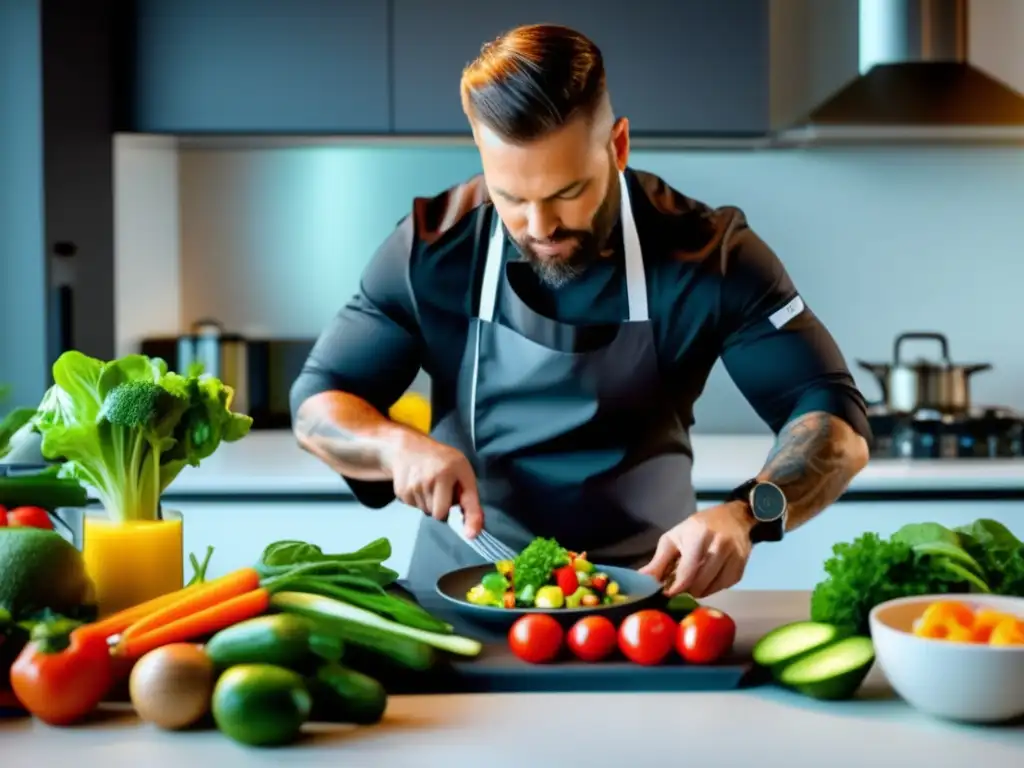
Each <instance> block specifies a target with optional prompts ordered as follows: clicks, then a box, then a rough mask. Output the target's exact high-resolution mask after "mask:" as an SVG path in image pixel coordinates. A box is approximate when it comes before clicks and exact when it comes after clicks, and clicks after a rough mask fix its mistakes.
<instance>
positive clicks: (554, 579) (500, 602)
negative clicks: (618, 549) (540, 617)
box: [466, 538, 629, 609]
mask: <svg viewBox="0 0 1024 768" xmlns="http://www.w3.org/2000/svg"><path fill="white" fill-rule="evenodd" d="M628 599H629V598H628V597H627V596H626V595H624V594H622V593H621V590H620V588H619V584H618V582H616V581H613V580H612V579H610V578H609V577H608V574H606V573H603V572H601V571H599V570H597V569H596V568H595V567H594V564H593V563H591V562H590V561H589V560H587V553H586V552H582V553H576V552H571V551H569V550H567V549H565V548H564V547H562V546H561V545H560V544H558V542H557V541H555V540H554V539H545V538H537V539H534V540H533V541H531V542H530V543H529V545H527V547H526V549H524V550H523V551H522V552H520V553H519V555H518V556H517V557H516V559H515V560H501V561H499V562H497V563H495V569H494V570H493V571H491V572H489V573H487V574H485V575H484V577H483V578H482V579H481V580H480V583H479V584H476V585H474V586H473V588H472V589H470V590H469V591H468V592H467V593H466V600H467V601H469V602H470V603H472V604H473V605H484V606H490V607H494V608H555V609H557V608H580V607H590V606H597V605H612V604H615V603H623V602H626V601H627V600H628Z"/></svg>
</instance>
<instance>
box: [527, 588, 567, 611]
mask: <svg viewBox="0 0 1024 768" xmlns="http://www.w3.org/2000/svg"><path fill="white" fill-rule="evenodd" d="M533 604H534V605H535V606H537V607H538V608H561V607H562V606H563V605H564V604H565V594H564V593H563V592H562V589H561V587H541V588H540V589H539V590H537V597H536V599H535V600H534V601H533Z"/></svg>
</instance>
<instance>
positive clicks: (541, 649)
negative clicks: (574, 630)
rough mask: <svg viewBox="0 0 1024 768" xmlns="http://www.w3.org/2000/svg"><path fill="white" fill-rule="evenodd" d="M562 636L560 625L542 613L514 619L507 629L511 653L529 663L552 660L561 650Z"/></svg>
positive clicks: (562, 631) (563, 636)
mask: <svg viewBox="0 0 1024 768" xmlns="http://www.w3.org/2000/svg"><path fill="white" fill-rule="evenodd" d="M564 638H565V631H564V630H563V629H562V625H561V624H559V623H558V622H557V621H555V620H554V619H553V618H551V617H550V616H548V615H547V614H544V613H533V614H529V615H526V616H523V617H521V618H519V619H516V623H515V624H513V625H512V628H511V629H509V631H508V645H509V648H511V649H512V653H514V654H515V655H516V656H518V657H519V658H520V659H522V660H523V661H527V662H529V663H530V664H544V663H546V662H549V661H553V660H554V658H555V657H556V656H558V653H559V652H560V651H561V650H562V640H563V639H564Z"/></svg>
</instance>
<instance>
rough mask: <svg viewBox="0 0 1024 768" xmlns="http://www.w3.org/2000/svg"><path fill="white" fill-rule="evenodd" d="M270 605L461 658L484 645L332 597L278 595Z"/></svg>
mask: <svg viewBox="0 0 1024 768" xmlns="http://www.w3.org/2000/svg"><path fill="white" fill-rule="evenodd" d="M270 603H271V606H272V607H273V608H275V609H277V610H280V611H286V612H289V613H296V614H298V615H300V616H306V617H308V618H311V619H314V620H315V621H318V622H321V623H322V625H323V626H324V627H325V628H326V629H328V630H329V629H330V627H331V625H335V626H339V627H340V628H341V629H342V630H344V628H345V626H346V625H348V624H356V625H361V626H363V627H372V628H374V629H378V630H385V631H387V632H390V633H391V634H394V635H400V636H404V637H407V638H410V639H412V640H419V641H420V642H423V643H426V644H427V645H431V646H433V647H435V648H438V649H440V650H442V651H448V652H449V653H454V654H458V655H461V656H476V655H478V654H479V653H480V651H481V650H482V646H481V644H480V642H479V641H477V640H473V639H470V638H468V637H460V636H458V635H453V634H442V633H440V632H427V631H425V630H422V629H417V628H415V627H407V626H405V625H404V624H399V623H398V622H395V621H391V620H389V619H385V618H384V617H382V616H379V615H378V614H376V613H373V612H372V611H368V610H366V609H364V608H358V607H356V606H354V605H349V604H347V603H343V602H341V601H339V600H334V599H332V598H329V597H323V596H322V595H311V594H306V593H302V592H279V593H277V594H275V595H274V596H273V597H272V598H271V601H270Z"/></svg>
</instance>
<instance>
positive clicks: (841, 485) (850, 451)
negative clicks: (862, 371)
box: [758, 412, 868, 530]
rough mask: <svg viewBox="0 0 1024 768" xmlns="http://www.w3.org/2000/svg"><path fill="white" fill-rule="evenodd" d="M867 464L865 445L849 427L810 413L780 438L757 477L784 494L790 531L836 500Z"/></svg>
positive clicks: (833, 419) (792, 425)
mask: <svg viewBox="0 0 1024 768" xmlns="http://www.w3.org/2000/svg"><path fill="white" fill-rule="evenodd" d="M867 461H868V448H867V442H866V441H865V440H864V438H863V437H861V436H860V435H859V434H857V432H855V431H854V430H853V428H852V427H850V425H849V424H847V423H846V422H845V421H843V420H842V419H839V418H837V417H835V416H832V415H831V414H827V413H819V412H815V413H808V414H805V415H803V416H801V417H800V418H798V419H796V420H794V421H793V422H791V423H790V424H787V425H786V427H785V428H784V429H783V430H782V431H781V432H780V433H779V436H778V439H777V440H776V442H775V447H774V448H773V449H772V452H771V453H770V454H769V455H768V460H767V461H766V462H765V466H764V469H763V470H761V473H760V474H759V475H758V478H759V479H760V480H767V481H769V482H772V483H775V484H776V485H777V486H779V487H780V488H781V489H782V490H783V492H784V493H785V494H786V499H787V500H788V503H789V514H788V516H789V521H788V524H787V526H786V527H787V528H788V529H790V530H792V529H793V528H796V527H798V526H800V525H802V524H803V523H805V522H807V521H808V520H810V519H811V518H812V517H814V516H815V515H816V514H818V513H819V512H821V511H822V510H823V509H825V507H827V506H828V505H830V504H831V503H832V502H834V501H835V500H836V499H838V498H839V497H840V496H841V495H842V493H843V491H845V490H846V488H847V486H848V485H849V484H850V481H851V480H853V478H854V477H855V476H856V475H857V473H858V472H860V471H861V470H862V469H863V468H864V466H865V465H866V464H867Z"/></svg>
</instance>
